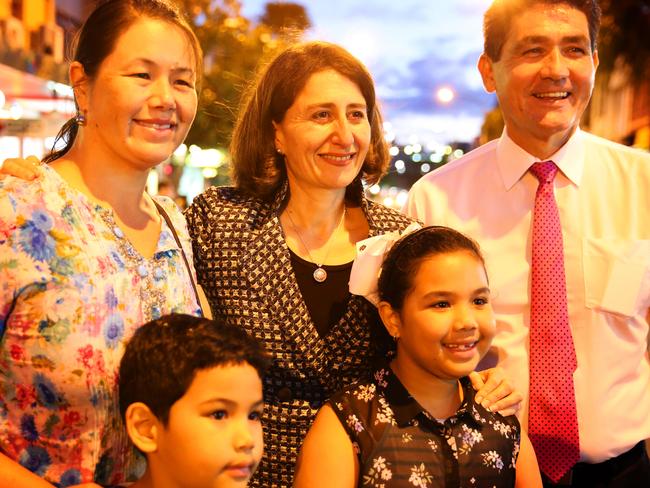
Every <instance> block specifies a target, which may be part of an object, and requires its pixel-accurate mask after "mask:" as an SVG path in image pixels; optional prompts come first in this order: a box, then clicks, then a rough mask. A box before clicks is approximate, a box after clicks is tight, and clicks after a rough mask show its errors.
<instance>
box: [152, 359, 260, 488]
mask: <svg viewBox="0 0 650 488" xmlns="http://www.w3.org/2000/svg"><path fill="white" fill-rule="evenodd" d="M262 408H263V404H262V381H261V380H260V377H259V375H258V374H257V371H256V370H255V368H253V367H252V366H251V365H250V364H248V363H242V364H231V365H223V366H218V367H215V368H210V369H206V370H202V371H199V372H197V373H196V376H195V377H194V380H193V381H192V383H191V385H190V387H189V388H188V390H187V391H186V392H185V395H183V396H182V397H181V398H180V399H179V400H178V401H177V402H176V403H174V405H172V407H171V409H170V411H169V422H168V425H167V427H166V428H162V431H161V432H160V433H159V436H158V449H157V451H156V453H155V454H154V455H153V456H151V455H150V458H149V460H150V463H151V464H150V469H151V470H152V471H153V470H154V469H156V468H155V467H154V463H155V465H156V466H157V470H159V473H154V472H152V475H153V478H154V479H158V480H163V479H164V481H165V482H166V483H165V486H168V487H175V488H181V487H182V488H229V487H245V486H246V485H247V483H248V480H249V479H250V477H251V476H252V474H253V473H254V472H255V469H256V468H257V465H258V464H259V462H260V458H261V457H262V451H263V441H262V423H261V416H262ZM154 457H155V462H154V463H152V462H151V461H152V458H154Z"/></svg>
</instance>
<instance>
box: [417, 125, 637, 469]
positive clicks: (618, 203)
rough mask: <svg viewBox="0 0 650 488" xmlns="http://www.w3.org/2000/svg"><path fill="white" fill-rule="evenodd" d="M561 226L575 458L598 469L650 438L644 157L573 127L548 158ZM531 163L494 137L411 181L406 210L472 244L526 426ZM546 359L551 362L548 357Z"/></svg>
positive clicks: (491, 357)
mask: <svg viewBox="0 0 650 488" xmlns="http://www.w3.org/2000/svg"><path fill="white" fill-rule="evenodd" d="M548 159H550V160H553V161H554V162H555V164H557V166H558V167H559V168H560V171H558V174H557V176H556V178H555V198H556V200H557V203H558V207H559V211H560V220H561V222H562V228H563V240H564V260H565V269H566V280H567V295H568V297H567V299H568V308H569V321H570V324H571V331H572V334H573V340H574V344H575V348H576V355H577V359H578V367H577V369H576V371H575V373H574V382H575V391H576V406H577V411H578V424H579V431H580V451H581V460H582V461H586V462H590V463H597V462H601V461H604V460H606V459H609V458H612V457H614V456H617V455H619V454H621V453H623V452H625V451H627V450H629V449H630V448H632V447H633V446H634V445H635V444H636V443H637V442H639V441H640V440H642V439H646V438H648V437H650V360H649V358H648V350H647V344H648V343H647V341H648V322H647V320H646V314H647V313H648V308H649V307H650V155H649V154H647V153H643V152H641V151H637V150H634V149H631V148H628V147H625V146H621V145H619V144H615V143H613V142H610V141H607V140H605V139H601V138H598V137H596V136H593V135H591V134H587V133H585V132H581V131H580V130H579V129H578V130H576V132H575V134H574V135H573V136H572V137H571V139H570V140H569V141H568V142H567V143H566V144H565V145H564V146H563V147H562V148H561V149H560V150H559V151H558V152H557V153H555V154H554V155H553V156H551V157H550V158H548ZM536 161H538V160H537V159H536V158H535V157H533V156H531V155H530V154H528V153H527V152H526V151H524V150H523V149H521V148H520V147H519V146H517V145H516V144H515V143H514V142H513V141H512V140H511V139H510V138H509V137H508V135H507V132H506V131H504V134H503V135H502V136H501V138H500V139H499V140H496V141H492V142H490V143H488V144H486V145H484V146H482V147H479V148H478V149H476V150H474V151H472V152H470V153H469V154H467V155H466V156H465V157H463V158H461V159H459V160H457V161H454V162H452V163H449V164H447V165H445V166H443V167H442V168H440V169H439V170H437V171H434V172H433V173H430V174H428V175H426V176H424V177H423V178H421V179H420V180H419V181H418V182H417V183H415V185H413V187H412V189H411V191H410V193H409V199H408V202H407V204H406V208H405V212H406V213H407V214H408V215H410V216H413V217H415V218H417V219H419V220H420V221H422V222H423V223H425V224H436V225H446V226H449V227H453V228H455V229H457V230H459V231H461V232H464V233H466V234H467V235H469V236H471V237H473V238H474V239H476V240H477V241H478V242H479V244H480V245H481V249H482V251H483V254H484V256H485V259H486V265H487V270H488V276H489V279H490V287H491V289H492V291H493V294H494V298H493V305H494V310H495V312H496V316H497V335H496V337H495V339H494V341H493V343H492V348H491V350H490V352H489V353H488V355H487V356H486V358H485V359H484V360H483V364H482V366H485V367H487V366H493V365H494V364H496V363H497V362H498V364H499V365H500V366H502V367H503V368H504V369H505V371H506V374H507V375H508V377H509V378H510V379H511V380H512V381H513V382H514V386H515V387H516V388H517V389H518V390H520V391H521V392H522V393H523V394H524V398H525V400H524V404H523V408H522V411H521V417H522V418H521V421H522V424H523V425H524V426H526V425H527V421H528V385H529V383H528V378H529V357H528V349H529V340H528V337H529V336H528V328H529V320H530V298H529V297H530V259H531V216H532V210H533V205H534V201H535V192H536V190H537V186H538V182H537V179H536V178H535V177H534V176H533V175H532V174H530V173H529V172H528V169H529V167H530V166H531V165H532V164H533V163H534V162H536ZM548 360H549V361H553V353H552V352H551V351H549V353H548Z"/></svg>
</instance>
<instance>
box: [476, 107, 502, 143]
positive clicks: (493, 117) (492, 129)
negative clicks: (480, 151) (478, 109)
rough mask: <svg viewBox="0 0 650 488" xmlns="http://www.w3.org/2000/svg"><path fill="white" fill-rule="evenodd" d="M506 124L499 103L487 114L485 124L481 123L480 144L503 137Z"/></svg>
mask: <svg viewBox="0 0 650 488" xmlns="http://www.w3.org/2000/svg"><path fill="white" fill-rule="evenodd" d="M504 126H505V122H504V121H503V113H502V112H501V109H500V108H499V105H498V104H497V106H496V107H494V108H493V109H492V110H490V111H489V112H488V113H486V114H485V119H484V120H483V125H481V133H480V135H479V140H478V144H479V146H482V145H483V144H485V143H486V142H490V141H491V140H493V139H498V138H499V137H501V133H502V132H503V127H504Z"/></svg>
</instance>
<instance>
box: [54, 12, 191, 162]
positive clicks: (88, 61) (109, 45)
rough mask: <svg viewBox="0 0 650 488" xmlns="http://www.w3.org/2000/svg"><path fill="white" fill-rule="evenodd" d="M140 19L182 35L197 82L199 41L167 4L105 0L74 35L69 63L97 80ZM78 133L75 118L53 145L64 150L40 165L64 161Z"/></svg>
mask: <svg viewBox="0 0 650 488" xmlns="http://www.w3.org/2000/svg"><path fill="white" fill-rule="evenodd" d="M142 18H149V19H156V20H162V21H165V22H169V23H170V24H172V25H175V26H176V27H178V28H179V29H181V30H182V31H183V33H184V34H185V35H186V36H187V39H188V41H189V43H190V45H191V46H192V50H193V52H194V57H195V64H196V66H195V71H196V78H197V80H200V79H201V75H202V67H203V53H202V50H201V46H200V44H199V41H198V39H197V37H196V35H195V34H194V31H192V28H191V27H190V25H189V24H188V23H187V21H186V20H185V18H184V17H183V15H182V14H181V13H180V11H179V10H178V8H177V7H176V6H175V5H174V4H173V3H171V2H170V1H167V0H106V1H105V2H103V3H101V4H100V5H99V6H98V7H97V8H96V9H95V10H93V12H92V13H91V14H90V16H89V17H88V19H87V20H86V21H85V22H84V24H83V26H82V27H81V29H80V30H79V32H77V35H76V37H75V40H74V43H73V47H72V53H73V54H72V56H71V61H77V62H79V63H81V65H82V66H83V68H84V72H85V74H86V76H87V77H88V78H89V79H91V80H92V79H93V78H95V77H96V76H97V72H98V71H99V68H100V66H101V64H102V63H103V62H104V60H105V59H106V58H107V57H108V56H109V55H110V54H111V53H112V52H113V50H114V49H115V45H116V44H117V40H118V39H119V38H120V36H121V35H122V34H124V33H125V32H126V31H127V30H128V29H129V28H130V27H131V26H132V25H133V24H135V23H136V22H138V21H139V20H141V19H142ZM160 49H164V46H160ZM78 130H79V123H78V121H77V118H76V117H75V118H72V119H70V120H68V121H67V122H66V123H65V124H64V125H63V127H61V130H60V131H59V133H58V134H57V136H56V139H55V141H54V146H55V147H56V145H57V143H58V142H59V141H63V142H64V144H65V145H64V147H63V148H61V149H59V150H53V151H52V152H51V153H50V154H48V155H47V156H45V157H44V158H43V162H45V163H50V162H52V161H54V160H56V159H59V158H61V157H63V156H64V155H65V154H66V153H67V152H68V151H69V150H70V149H71V148H72V145H73V144H74V141H75V138H76V136H77V132H78Z"/></svg>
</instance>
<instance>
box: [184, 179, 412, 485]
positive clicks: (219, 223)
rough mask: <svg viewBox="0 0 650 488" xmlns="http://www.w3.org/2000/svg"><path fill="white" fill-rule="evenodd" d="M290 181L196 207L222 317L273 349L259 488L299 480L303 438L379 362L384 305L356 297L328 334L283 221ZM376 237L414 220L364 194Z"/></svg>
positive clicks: (191, 221) (210, 194) (195, 236)
mask: <svg viewBox="0 0 650 488" xmlns="http://www.w3.org/2000/svg"><path fill="white" fill-rule="evenodd" d="M287 192H288V189H287V185H286V184H285V185H284V187H283V188H282V189H281V190H280V191H279V192H278V193H277V194H276V196H275V198H274V199H273V201H272V202H265V201H262V200H260V199H258V198H256V197H252V196H250V195H247V194H244V193H242V192H241V191H239V190H237V189H235V188H231V187H213V188H210V189H208V190H207V191H205V192H204V193H203V194H201V195H200V196H199V197H197V198H196V199H195V200H194V202H193V203H192V205H191V206H190V208H189V209H188V210H187V212H186V217H187V220H188V227H189V231H190V234H191V237H192V243H193V247H194V264H195V266H196V272H197V276H198V282H199V284H200V285H201V286H202V287H203V289H204V291H205V293H206V295H207V297H208V301H209V302H210V307H211V309H212V313H213V315H214V317H215V318H220V319H222V320H225V321H226V322H228V323H230V324H234V325H237V326H240V327H243V328H244V329H246V331H247V332H248V333H249V334H251V335H252V336H254V337H256V338H257V339H258V340H260V341H262V342H263V343H264V344H265V346H266V349H267V351H268V352H269V354H270V355H271V357H272V366H271V368H270V370H269V371H268V374H267V376H266V378H265V381H264V398H265V402H266V405H265V410H264V415H263V426H264V442H265V454H264V458H263V459H262V462H261V464H260V467H259V468H258V471H257V473H256V475H255V477H254V478H253V480H252V481H251V484H250V486H251V487H264V488H271V487H287V488H288V487H290V486H291V484H292V479H293V469H294V465H295V461H296V456H297V454H298V450H299V449H300V445H301V442H302V439H303V438H304V436H305V434H306V433H307V430H308V429H309V426H310V424H311V422H312V420H313V418H314V416H315V414H316V411H317V410H318V408H319V407H320V406H321V405H322V404H323V403H324V401H325V400H326V399H327V398H328V397H329V396H330V395H332V394H333V393H334V392H336V391H338V390H340V389H341V388H342V387H344V386H346V385H348V384H350V383H352V382H354V381H356V380H357V379H359V378H360V377H362V376H364V375H365V374H367V373H368V372H369V371H370V369H371V364H370V363H371V361H370V355H371V347H370V342H371V341H370V337H371V332H370V330H371V326H372V324H376V321H377V313H376V310H375V309H374V307H373V306H372V305H371V304H370V303H369V302H367V301H366V300H365V299H364V298H362V297H359V296H354V295H353V296H352V297H351V299H350V301H349V303H348V307H347V310H346V312H345V314H344V315H343V317H342V318H341V320H340V321H339V322H338V324H336V325H335V326H334V327H333V328H332V330H331V331H330V332H329V334H328V335H327V336H325V337H320V336H319V335H318V333H317V331H316V327H315V325H314V324H313V322H312V320H311V318H310V316H309V312H308V310H307V306H306V305H305V302H304V300H303V298H302V295H301V293H300V289H299V288H298V283H297V281H296V278H295V275H294V272H293V268H292V266H291V261H290V256H289V249H288V247H287V244H286V242H285V240H284V236H283V232H282V228H281V226H280V222H279V213H280V211H281V209H282V204H283V202H284V200H285V199H286V196H287ZM360 201H361V207H362V209H363V211H364V212H365V214H366V218H367V220H368V223H369V227H370V233H369V236H371V237H372V236H375V235H378V234H382V233H385V232H390V231H394V230H402V229H404V228H405V227H407V226H408V225H409V223H411V222H412V221H411V220H410V219H409V218H407V217H405V216H404V215H402V214H400V213H399V212H397V211H395V210H391V209H388V208H386V207H384V206H382V205H379V204H377V203H374V202H370V201H367V200H366V199H365V198H363V197H360Z"/></svg>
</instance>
